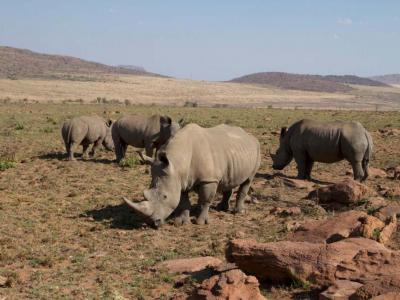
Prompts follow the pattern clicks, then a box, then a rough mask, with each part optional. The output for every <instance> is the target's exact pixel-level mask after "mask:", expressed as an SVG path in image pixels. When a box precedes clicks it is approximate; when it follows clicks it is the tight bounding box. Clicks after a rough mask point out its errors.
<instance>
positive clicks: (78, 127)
mask: <svg viewBox="0 0 400 300" xmlns="http://www.w3.org/2000/svg"><path fill="white" fill-rule="evenodd" d="M111 127H112V121H111V120H109V121H105V120H104V119H102V118H100V117H98V116H81V117H75V118H73V119H72V120H69V121H66V122H65V123H64V124H63V126H62V129H61V134H62V137H63V140H64V144H65V149H66V151H67V154H68V158H69V160H74V159H75V158H74V147H75V146H77V145H82V147H83V155H82V157H84V158H86V157H87V154H88V153H87V151H88V148H89V145H90V144H93V147H92V150H91V151H90V154H89V155H90V156H91V157H93V156H94V154H95V152H96V149H97V148H98V147H99V146H100V145H103V146H104V147H105V148H106V149H107V150H110V151H113V150H114V143H113V140H112V137H111Z"/></svg>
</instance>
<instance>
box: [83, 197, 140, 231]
mask: <svg viewBox="0 0 400 300" xmlns="http://www.w3.org/2000/svg"><path fill="white" fill-rule="evenodd" d="M80 217H81V218H87V217H92V218H93V220H95V221H97V222H109V223H110V227H111V228H118V229H141V228H143V226H145V223H146V222H145V221H146V219H145V218H144V217H143V216H141V215H139V214H138V213H136V212H135V211H133V210H132V209H131V208H129V207H128V205H126V204H125V203H122V204H118V205H107V206H105V207H102V208H99V209H92V210H87V211H85V212H84V213H83V214H81V215H80Z"/></svg>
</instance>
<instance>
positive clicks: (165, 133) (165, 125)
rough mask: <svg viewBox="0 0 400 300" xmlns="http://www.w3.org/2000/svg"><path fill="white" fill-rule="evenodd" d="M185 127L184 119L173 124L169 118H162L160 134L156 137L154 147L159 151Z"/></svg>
mask: <svg viewBox="0 0 400 300" xmlns="http://www.w3.org/2000/svg"><path fill="white" fill-rule="evenodd" d="M182 127H183V119H180V120H179V121H178V122H173V121H172V119H171V118H170V117H168V116H160V132H159V133H158V134H157V135H156V136H155V138H154V140H153V145H154V147H155V148H156V149H159V148H160V147H161V146H162V145H164V144H165V143H166V142H168V140H169V139H170V138H171V137H173V136H174V135H175V134H176V133H177V132H178V130H179V129H181V128H182Z"/></svg>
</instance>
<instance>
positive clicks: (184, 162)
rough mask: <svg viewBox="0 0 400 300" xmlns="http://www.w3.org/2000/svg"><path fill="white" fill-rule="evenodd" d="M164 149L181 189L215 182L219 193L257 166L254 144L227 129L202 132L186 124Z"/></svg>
mask: <svg viewBox="0 0 400 300" xmlns="http://www.w3.org/2000/svg"><path fill="white" fill-rule="evenodd" d="M166 149H167V155H169V156H171V157H172V160H173V163H174V164H175V165H176V166H178V167H177V168H178V169H179V171H180V172H181V178H182V181H183V182H182V183H183V186H184V187H185V186H186V187H191V186H193V185H195V184H196V183H197V182H219V184H220V187H221V188H222V189H230V188H233V187H236V186H238V185H240V184H241V183H243V182H244V181H245V180H246V179H248V178H250V177H253V176H254V175H255V173H256V172H257V169H258V167H259V165H260V145H259V142H258V140H257V139H256V138H255V137H253V136H251V135H249V134H247V133H246V132H245V131H244V130H243V129H241V128H239V127H233V126H228V125H219V126H216V127H213V128H202V127H200V126H198V125H195V124H189V125H187V126H185V127H184V128H183V129H181V130H180V131H179V132H178V133H177V134H176V135H175V137H173V138H172V139H171V140H170V142H169V143H168V145H167V148H166Z"/></svg>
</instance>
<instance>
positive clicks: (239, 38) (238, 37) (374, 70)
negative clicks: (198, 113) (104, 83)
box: [0, 0, 400, 80]
mask: <svg viewBox="0 0 400 300" xmlns="http://www.w3.org/2000/svg"><path fill="white" fill-rule="evenodd" d="M0 45H7V46H14V47H20V48H27V49H31V50H34V51H38V52H45V53H51V54H64V55H71V56H76V57H80V58H84V59H88V60H93V61H98V62H102V63H106V64H111V65H118V64H133V65H139V66H143V67H145V68H146V69H147V70H149V71H153V72H158V73H161V74H166V75H171V76H175V77H179V78H193V79H203V80H228V79H231V78H233V77H237V76H240V75H244V74H248V73H253V72H262V71H284V72H294V73H312V74H356V75H361V76H371V75H376V74H386V73H400V59H399V56H400V1H398V0H396V1H395V0H393V1H391V0H384V1H378V0H376V1H372V0H358V1H356V0H347V1H345V0H335V1H328V0H318V1H317V0H292V1H289V0H282V1H278V0H276V1H267V0H264V1H261V0H260V1H235V0H231V1H228V0H219V1H216V0H215V1H211V0H203V1H188V0H186V1H183V0H182V1H177V0H170V1H161V0H160V1H155V0H153V1H152V0H148V1H144V0H143V1H135V0H131V1H128V0H125V1H122V0H120V1H118V0H116V1H105V0H97V1H95V0H86V1H84V0H81V1H77V0H70V1H47V0H36V1H33V0H30V1H28V0H25V1H24V0H13V1H2V3H1V6H0Z"/></svg>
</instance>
